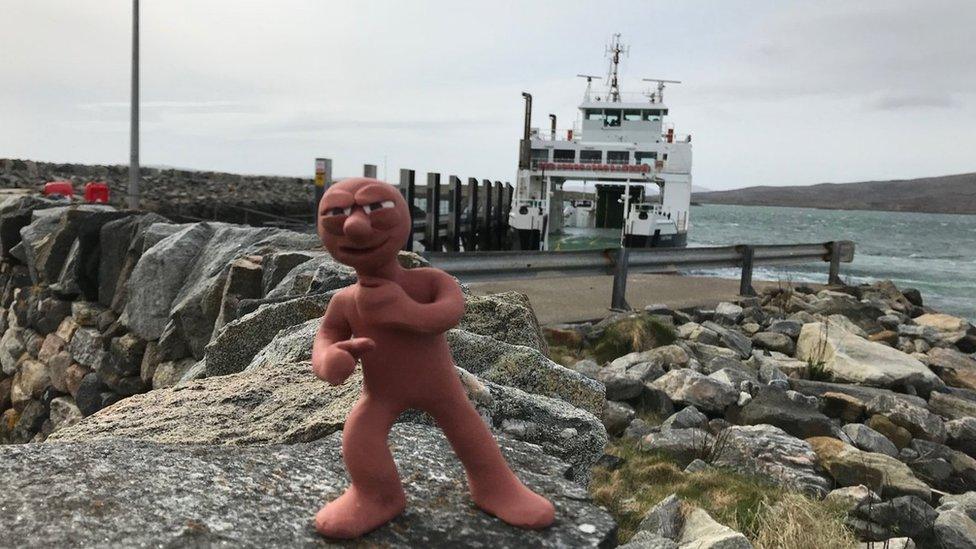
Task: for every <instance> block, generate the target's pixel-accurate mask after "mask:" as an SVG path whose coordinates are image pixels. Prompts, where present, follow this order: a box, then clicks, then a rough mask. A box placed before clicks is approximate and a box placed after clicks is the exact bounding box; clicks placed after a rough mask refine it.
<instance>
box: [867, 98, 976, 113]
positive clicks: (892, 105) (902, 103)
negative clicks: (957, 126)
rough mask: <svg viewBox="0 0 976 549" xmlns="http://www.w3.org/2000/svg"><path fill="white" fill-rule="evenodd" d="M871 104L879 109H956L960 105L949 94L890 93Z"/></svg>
mask: <svg viewBox="0 0 976 549" xmlns="http://www.w3.org/2000/svg"><path fill="white" fill-rule="evenodd" d="M871 106H872V107H873V108H874V109H875V110H879V111H899V110H907V109H913V110H914V109H920V108H934V109H958V108H960V107H961V106H962V105H961V104H960V103H959V101H957V100H956V99H955V98H954V97H952V95H950V94H941V95H934V94H932V95H929V94H900V95H898V94H892V95H886V96H884V97H880V98H878V99H876V100H875V101H873V102H872V103H871Z"/></svg>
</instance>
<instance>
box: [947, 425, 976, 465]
mask: <svg viewBox="0 0 976 549" xmlns="http://www.w3.org/2000/svg"><path fill="white" fill-rule="evenodd" d="M946 434H947V435H948V440H947V441H946V444H948V445H949V446H950V447H952V448H955V449H957V450H960V451H962V452H965V453H967V454H969V455H970V456H973V457H976V417H964V418H960V419H954V420H952V421H949V422H946Z"/></svg>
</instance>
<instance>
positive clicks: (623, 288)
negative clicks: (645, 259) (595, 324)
mask: <svg viewBox="0 0 976 549" xmlns="http://www.w3.org/2000/svg"><path fill="white" fill-rule="evenodd" d="M629 259H630V250H629V249H628V248H624V247H623V246H621V247H620V248H617V257H616V262H615V264H614V269H613V289H612V290H611V294H610V309H611V310H613V311H629V310H630V305H628V304H627V267H628V264H629Z"/></svg>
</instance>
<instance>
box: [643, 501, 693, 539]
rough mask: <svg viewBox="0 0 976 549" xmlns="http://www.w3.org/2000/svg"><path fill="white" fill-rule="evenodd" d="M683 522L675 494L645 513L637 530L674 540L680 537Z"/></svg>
mask: <svg viewBox="0 0 976 549" xmlns="http://www.w3.org/2000/svg"><path fill="white" fill-rule="evenodd" d="M684 522H685V521H684V511H683V509H682V504H681V500H680V499H678V496H677V494H671V495H670V496H668V497H666V498H664V499H662V500H661V501H659V502H658V503H657V505H655V506H654V507H651V508H650V510H648V511H647V513H646V514H645V515H644V518H643V519H641V522H640V525H639V526H638V527H637V530H638V531H639V532H650V533H652V534H656V535H658V536H661V537H663V538H665V539H669V540H676V539H678V538H679V537H680V536H681V531H682V529H683V528H684Z"/></svg>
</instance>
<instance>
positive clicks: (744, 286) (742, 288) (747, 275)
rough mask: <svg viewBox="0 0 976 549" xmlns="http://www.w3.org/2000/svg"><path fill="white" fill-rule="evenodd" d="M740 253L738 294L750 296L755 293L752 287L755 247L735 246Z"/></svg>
mask: <svg viewBox="0 0 976 549" xmlns="http://www.w3.org/2000/svg"><path fill="white" fill-rule="evenodd" d="M736 247H737V248H738V249H739V253H740V254H741V255H742V278H741V279H740V280H739V295H741V296H744V297H750V296H754V295H756V290H755V289H753V287H752V258H753V255H755V249H754V248H753V247H752V246H748V245H746V246H736Z"/></svg>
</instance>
